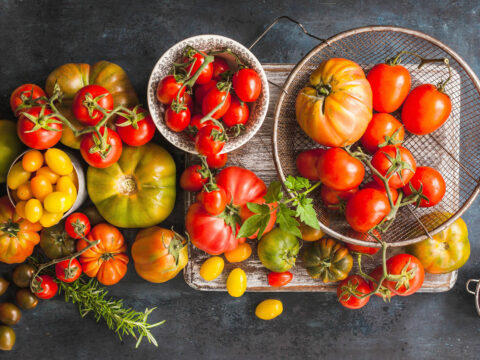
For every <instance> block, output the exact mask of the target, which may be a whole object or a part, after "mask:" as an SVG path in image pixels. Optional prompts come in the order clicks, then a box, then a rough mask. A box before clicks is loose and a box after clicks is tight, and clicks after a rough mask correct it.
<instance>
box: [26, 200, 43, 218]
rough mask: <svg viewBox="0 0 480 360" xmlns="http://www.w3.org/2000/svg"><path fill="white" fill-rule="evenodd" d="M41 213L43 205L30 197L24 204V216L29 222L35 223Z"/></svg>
mask: <svg viewBox="0 0 480 360" xmlns="http://www.w3.org/2000/svg"><path fill="white" fill-rule="evenodd" d="M42 215H43V206H42V203H41V202H40V200H38V199H30V200H28V201H27V203H26V204H25V218H26V219H27V220H28V221H30V222H31V223H36V222H37V221H39V220H40V218H41V217H42Z"/></svg>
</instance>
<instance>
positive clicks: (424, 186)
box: [402, 166, 446, 207]
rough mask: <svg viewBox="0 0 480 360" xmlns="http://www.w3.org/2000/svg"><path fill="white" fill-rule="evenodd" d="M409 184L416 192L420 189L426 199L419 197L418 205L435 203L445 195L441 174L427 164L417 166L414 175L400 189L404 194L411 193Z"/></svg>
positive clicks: (432, 204)
mask: <svg viewBox="0 0 480 360" xmlns="http://www.w3.org/2000/svg"><path fill="white" fill-rule="evenodd" d="M410 186H411V187H413V188H414V189H415V190H416V192H419V191H420V189H421V190H422V191H421V193H422V195H423V196H425V197H426V198H427V199H428V200H427V199H424V198H421V199H420V201H419V203H418V204H419V205H418V206H420V207H431V206H434V205H437V204H438V203H439V202H440V201H442V198H443V196H444V195H445V189H446V185H445V180H443V176H442V174H440V173H439V172H438V171H437V170H435V169H433V168H431V167H428V166H419V167H417V171H415V175H413V177H412V178H411V179H410V183H409V184H407V185H405V186H404V187H403V189H402V190H403V193H404V194H405V196H409V195H411V194H412V193H413V192H412V189H411V187H410Z"/></svg>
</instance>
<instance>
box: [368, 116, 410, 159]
mask: <svg viewBox="0 0 480 360" xmlns="http://www.w3.org/2000/svg"><path fill="white" fill-rule="evenodd" d="M397 130H398V132H397V134H396V135H395V136H394V137H393V140H395V141H396V142H397V141H398V142H402V141H403V139H404V138H405V130H404V129H403V125H402V123H401V122H400V121H398V120H397V119H395V118H394V117H393V116H392V115H390V114H386V113H377V114H373V117H372V121H370V123H369V124H368V127H367V130H365V133H364V134H363V136H362V138H361V139H360V140H361V142H362V146H363V147H364V148H365V150H367V151H368V152H369V153H371V154H373V153H375V152H376V151H377V150H378V149H379V145H381V144H382V143H384V142H385V137H386V136H388V137H391V136H392V135H393V134H394V133H395V132H396V131H397Z"/></svg>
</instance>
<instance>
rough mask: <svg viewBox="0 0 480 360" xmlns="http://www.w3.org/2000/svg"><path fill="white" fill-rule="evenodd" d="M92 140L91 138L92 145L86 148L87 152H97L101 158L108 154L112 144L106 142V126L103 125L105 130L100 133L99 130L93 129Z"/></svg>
mask: <svg viewBox="0 0 480 360" xmlns="http://www.w3.org/2000/svg"><path fill="white" fill-rule="evenodd" d="M92 140H93V145H92V147H91V148H90V149H88V153H89V154H95V153H99V155H100V157H101V158H102V159H106V158H107V156H108V153H109V152H110V150H111V149H112V145H110V144H109V143H108V141H107V140H108V131H107V127H106V126H105V130H104V132H103V134H101V133H100V131H98V130H97V131H95V133H93V134H92Z"/></svg>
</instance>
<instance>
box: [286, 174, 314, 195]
mask: <svg viewBox="0 0 480 360" xmlns="http://www.w3.org/2000/svg"><path fill="white" fill-rule="evenodd" d="M285 186H286V187H287V188H288V189H289V190H292V191H300V190H303V189H309V188H310V187H311V185H310V181H308V179H305V178H303V177H301V176H297V177H293V176H291V175H288V176H287V178H286V179H285Z"/></svg>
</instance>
